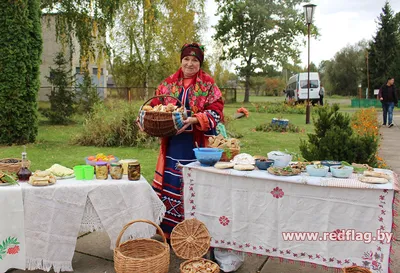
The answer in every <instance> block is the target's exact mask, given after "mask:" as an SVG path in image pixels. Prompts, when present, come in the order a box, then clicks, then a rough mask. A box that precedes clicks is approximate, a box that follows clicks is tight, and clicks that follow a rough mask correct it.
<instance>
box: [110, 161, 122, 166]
mask: <svg viewBox="0 0 400 273" xmlns="http://www.w3.org/2000/svg"><path fill="white" fill-rule="evenodd" d="M111 167H122V164H121V163H117V162H113V163H111Z"/></svg>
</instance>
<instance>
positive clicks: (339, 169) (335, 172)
mask: <svg viewBox="0 0 400 273" xmlns="http://www.w3.org/2000/svg"><path fill="white" fill-rule="evenodd" d="M330 168H331V172H332V176H334V177H337V178H349V177H350V176H351V174H352V173H353V170H354V168H353V167H350V166H331V167H330Z"/></svg>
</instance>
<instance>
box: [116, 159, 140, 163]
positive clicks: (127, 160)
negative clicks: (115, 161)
mask: <svg viewBox="0 0 400 273" xmlns="http://www.w3.org/2000/svg"><path fill="white" fill-rule="evenodd" d="M131 162H137V160H136V159H121V160H120V161H119V163H131Z"/></svg>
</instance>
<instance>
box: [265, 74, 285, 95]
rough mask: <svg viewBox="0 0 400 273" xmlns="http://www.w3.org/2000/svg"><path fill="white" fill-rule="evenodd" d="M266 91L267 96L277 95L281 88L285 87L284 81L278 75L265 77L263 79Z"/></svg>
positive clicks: (280, 92)
mask: <svg viewBox="0 0 400 273" xmlns="http://www.w3.org/2000/svg"><path fill="white" fill-rule="evenodd" d="M265 85H266V89H265V90H266V92H267V95H269V96H279V94H282V90H283V89H285V86H286V82H285V81H284V80H283V79H282V78H280V77H273V78H266V79H265Z"/></svg>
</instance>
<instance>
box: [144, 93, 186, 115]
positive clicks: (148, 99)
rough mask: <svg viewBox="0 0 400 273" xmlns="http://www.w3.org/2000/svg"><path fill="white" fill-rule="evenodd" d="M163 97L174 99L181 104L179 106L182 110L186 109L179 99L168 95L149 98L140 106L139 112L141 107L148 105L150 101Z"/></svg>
mask: <svg viewBox="0 0 400 273" xmlns="http://www.w3.org/2000/svg"><path fill="white" fill-rule="evenodd" d="M165 97H170V98H173V99H176V100H177V101H178V102H179V103H180V104H181V106H183V108H185V109H186V107H185V105H183V103H182V101H181V100H180V99H178V98H175V97H173V96H170V95H159V96H154V97H151V98H150V99H148V100H146V101H145V102H144V103H143V104H142V106H140V109H139V112H140V111H142V108H143V106H145V105H146V103H148V102H149V101H151V100H152V99H155V98H165Z"/></svg>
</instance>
